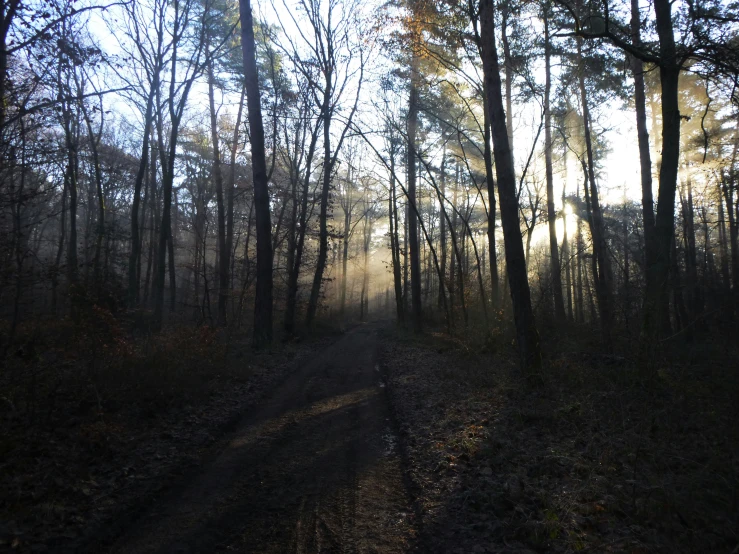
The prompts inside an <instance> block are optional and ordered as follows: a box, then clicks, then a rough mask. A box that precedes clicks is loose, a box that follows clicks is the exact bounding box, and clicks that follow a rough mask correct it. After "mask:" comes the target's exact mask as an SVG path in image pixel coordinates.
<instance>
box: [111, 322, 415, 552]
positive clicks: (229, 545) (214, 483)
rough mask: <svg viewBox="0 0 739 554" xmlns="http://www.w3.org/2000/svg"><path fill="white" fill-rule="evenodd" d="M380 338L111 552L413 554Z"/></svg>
mask: <svg viewBox="0 0 739 554" xmlns="http://www.w3.org/2000/svg"><path fill="white" fill-rule="evenodd" d="M377 332H378V328H377V326H372V325H362V326H359V327H356V328H355V329H353V330H352V331H350V332H348V333H347V334H346V335H345V336H344V337H343V338H342V339H340V340H339V341H338V342H336V343H335V344H333V345H331V346H329V347H328V348H326V349H325V350H323V351H322V352H320V353H319V354H318V355H317V356H316V357H315V358H314V359H313V360H311V361H310V362H309V363H307V364H305V365H303V367H302V368H300V369H299V370H298V371H297V372H296V373H294V374H293V375H291V376H290V377H289V378H288V379H287V380H286V381H285V382H284V383H283V384H282V385H281V386H279V387H278V388H277V390H276V391H275V392H274V393H273V394H272V395H271V396H270V398H269V399H268V400H267V401H266V402H264V403H263V404H262V405H261V406H260V407H259V408H258V409H257V410H256V411H254V412H252V413H251V414H249V415H248V416H246V417H245V418H244V420H243V421H241V422H240V423H239V425H238V427H237V429H236V430H235V431H234V432H233V434H232V435H231V436H230V437H229V440H228V442H227V444H226V446H225V448H223V450H222V451H221V452H220V453H219V454H218V455H217V456H216V457H215V458H214V459H213V460H212V461H211V462H210V463H209V464H207V465H206V466H205V468H204V469H203V471H202V472H201V473H200V474H199V475H197V476H196V477H195V478H194V479H192V480H190V481H189V482H188V483H187V484H186V485H184V486H183V487H182V488H181V489H180V490H175V491H173V492H172V493H170V494H169V495H168V496H167V497H166V498H164V499H162V500H161V501H160V502H158V503H156V504H155V505H154V506H152V507H151V508H150V509H148V510H146V511H145V512H144V513H142V514H141V517H140V518H139V520H138V521H137V522H135V523H134V524H132V525H131V526H130V527H129V530H128V532H127V533H125V534H124V535H123V536H121V537H120V538H119V539H118V540H117V541H116V542H115V543H114V544H112V545H110V547H109V549H108V552H111V553H138V552H183V553H190V552H215V551H219V552H220V551H236V552H253V553H264V554H268V553H284V552H296V553H310V552H342V553H344V552H347V553H349V552H352V553H353V552H356V553H383V554H392V553H396V552H398V553H399V552H405V551H407V549H408V545H409V540H410V539H411V537H412V532H413V531H412V520H413V515H412V511H411V510H410V508H409V505H410V498H409V495H408V493H407V491H406V487H405V481H404V477H403V470H402V467H401V457H400V454H399V452H398V448H397V439H396V435H395V432H394V430H393V425H392V421H391V419H390V410H389V405H388V398H387V395H386V387H385V381H384V379H383V375H382V374H381V372H380V367H379V365H378V362H377Z"/></svg>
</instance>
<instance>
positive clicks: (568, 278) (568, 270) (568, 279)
mask: <svg viewBox="0 0 739 554" xmlns="http://www.w3.org/2000/svg"><path fill="white" fill-rule="evenodd" d="M564 205H565V191H564V189H562V206H564ZM562 235H563V236H562V258H563V259H564V262H565V288H566V289H567V320H568V321H574V319H575V317H574V314H573V310H572V263H571V261H570V243H569V241H568V239H567V212H565V211H564V210H562Z"/></svg>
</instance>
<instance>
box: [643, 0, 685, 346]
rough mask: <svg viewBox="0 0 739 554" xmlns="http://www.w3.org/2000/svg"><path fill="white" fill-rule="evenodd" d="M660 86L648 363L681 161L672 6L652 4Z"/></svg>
mask: <svg viewBox="0 0 739 554" xmlns="http://www.w3.org/2000/svg"><path fill="white" fill-rule="evenodd" d="M654 12H655V16H656V24H657V35H658V37H659V51H660V68H659V76H660V83H661V86H662V162H661V166H660V172H659V191H658V194H657V214H656V217H655V227H654V258H653V259H652V260H651V261H650V263H649V264H648V265H647V272H646V273H647V274H646V281H647V283H646V292H645V297H644V323H643V333H642V347H643V350H644V351H645V354H646V355H647V356H648V358H649V359H650V360H651V358H652V355H653V353H654V350H655V348H656V345H657V337H658V336H659V327H660V322H662V321H663V319H664V318H663V313H664V311H665V310H666V309H667V305H666V301H665V299H666V297H665V294H666V290H667V285H668V279H669V272H670V245H671V242H672V237H673V234H674V231H675V193H676V189H677V171H678V163H679V157H680V107H679V102H678V95H679V88H678V79H679V76H680V65H679V61H678V59H677V52H676V49H675V37H674V35H673V28H672V3H671V1H670V0H655V1H654Z"/></svg>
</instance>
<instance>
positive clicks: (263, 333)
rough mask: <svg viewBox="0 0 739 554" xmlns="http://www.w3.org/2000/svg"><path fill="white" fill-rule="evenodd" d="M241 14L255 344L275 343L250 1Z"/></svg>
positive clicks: (243, 1)
mask: <svg viewBox="0 0 739 554" xmlns="http://www.w3.org/2000/svg"><path fill="white" fill-rule="evenodd" d="M239 11H240V13H241V49H242V54H243V57H244V77H245V83H246V96H247V113H248V115H249V134H250V138H251V158H252V159H251V163H252V174H253V180H254V211H255V214H256V224H257V286H256V294H255V301H254V336H253V344H254V346H256V347H262V346H267V345H269V344H270V343H271V342H272V237H271V233H272V225H271V223H270V213H269V189H268V187H267V160H266V156H265V152H264V126H263V124H262V106H261V99H260V96H259V75H258V73H257V61H256V46H255V43H254V26H253V25H254V23H253V20H252V13H251V0H239Z"/></svg>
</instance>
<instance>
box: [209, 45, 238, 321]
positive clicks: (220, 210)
mask: <svg viewBox="0 0 739 554" xmlns="http://www.w3.org/2000/svg"><path fill="white" fill-rule="evenodd" d="M207 50H208V51H209V50H210V46H208V48H207ZM208 106H209V108H210V141H211V146H212V148H213V177H214V179H215V182H216V207H217V222H218V229H217V233H218V315H217V320H216V321H217V323H218V325H220V326H224V325H226V307H227V304H228V287H229V274H228V272H229V268H230V266H231V262H230V255H231V250H230V248H229V247H228V242H227V238H226V235H227V231H226V207H225V205H224V197H223V172H222V171H221V150H220V146H219V142H220V140H219V137H218V119H217V115H216V101H215V75H214V72H213V60H212V59H211V60H210V61H209V62H208ZM231 189H233V187H231Z"/></svg>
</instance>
